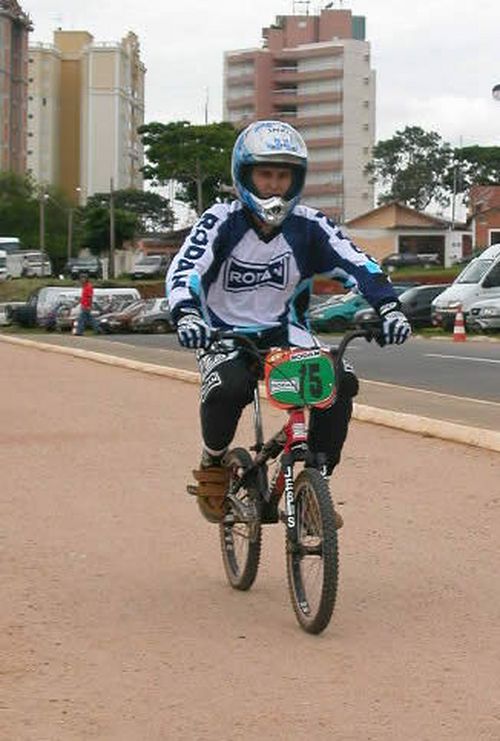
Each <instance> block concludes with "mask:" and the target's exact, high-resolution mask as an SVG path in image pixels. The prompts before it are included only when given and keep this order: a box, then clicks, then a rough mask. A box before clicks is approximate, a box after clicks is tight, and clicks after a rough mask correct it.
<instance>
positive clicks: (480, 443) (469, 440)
mask: <svg viewBox="0 0 500 741" xmlns="http://www.w3.org/2000/svg"><path fill="white" fill-rule="evenodd" d="M0 341H1V342H6V343H9V344H11V345H21V346H24V347H32V348H35V349H37V350H41V351H44V352H55V353H59V354H61V355H70V356H72V357H76V358H83V359H85V360H91V361H93V362H95V363H101V364H103V365H111V366H115V367H119V368H127V369H128V370H133V371H139V372H141V373H147V374H150V375H155V376H163V377H165V378H173V379H174V380H176V381H183V382H184V383H198V381H199V374H198V373H197V372H196V371H188V370H182V369H179V368H171V367H167V366H161V365H155V364H154V363H143V362H141V361H138V360H131V359H129V358H120V357H118V356H115V355H106V354H105V353H99V352H93V351H91V350H79V349H78V348H73V347H61V346H60V345H52V344H50V343H48V342H36V341H35V340H25V339H22V338H20V337H7V336H5V335H0ZM352 416H353V418H354V419H357V420H358V421H360V422H370V423H372V424H376V425H382V426H384V427H392V428H395V429H397V430H402V431H404V432H410V433H414V434H417V435H425V436H428V437H435V438H439V439H441V440H448V441H450V442H455V443H462V444H464V445H472V446H474V447H477V448H483V449H485V450H492V451H494V452H497V453H500V432H496V431H495V430H488V429H484V428H481V427H467V426H466V425H459V424H456V423H454V422H446V421H445V420H441V419H432V418H430V417H420V416H418V415H416V414H405V413H403V412H393V411H390V410H388V409H379V408H378V407H371V406H367V405H365V404H356V403H355V404H354V408H353V415H352Z"/></svg>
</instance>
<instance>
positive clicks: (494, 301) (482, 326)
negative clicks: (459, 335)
mask: <svg viewBox="0 0 500 741" xmlns="http://www.w3.org/2000/svg"><path fill="white" fill-rule="evenodd" d="M466 324H467V329H468V330H471V331H476V332H494V331H497V332H498V331H500V298H487V299H486V298H485V299H482V300H481V301H476V302H475V303H474V304H472V305H471V306H470V307H469V312H468V314H467V319H466Z"/></svg>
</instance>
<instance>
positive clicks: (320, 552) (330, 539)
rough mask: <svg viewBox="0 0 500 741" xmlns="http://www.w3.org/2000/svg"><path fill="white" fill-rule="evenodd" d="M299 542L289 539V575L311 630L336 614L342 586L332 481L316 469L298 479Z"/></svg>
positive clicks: (299, 612)
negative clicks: (339, 589) (338, 592)
mask: <svg viewBox="0 0 500 741" xmlns="http://www.w3.org/2000/svg"><path fill="white" fill-rule="evenodd" d="M294 491H295V513H296V526H297V543H292V542H291V541H290V539H288V538H287V552H286V562H287V577H288V588H289V591H290V597H291V600H292V605H293V609H294V612H295V615H296V617H297V620H298V622H299V624H300V626H301V627H302V628H303V629H304V630H305V631H306V632H307V633H321V631H323V630H324V629H325V628H326V626H327V625H328V623H329V622H330V619H331V617H332V613H333V608H334V607H335V599H336V596H337V585H338V569H339V564H338V541H337V530H336V529H335V512H334V509H333V504H332V500H331V498H330V492H329V490H328V484H327V482H326V481H325V479H324V478H323V476H322V475H321V474H320V472H319V471H317V470H316V469H314V468H305V469H304V470H303V471H301V473H300V474H299V475H298V476H297V479H296V480H295V486H294Z"/></svg>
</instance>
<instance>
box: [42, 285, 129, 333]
mask: <svg viewBox="0 0 500 741" xmlns="http://www.w3.org/2000/svg"><path fill="white" fill-rule="evenodd" d="M81 293H82V289H81V287H80V286H66V287H64V286H45V287H44V288H41V289H40V290H39V291H38V293H37V300H36V321H37V324H41V325H45V324H46V323H47V320H48V319H49V318H50V315H51V313H52V311H53V310H54V308H55V307H56V306H57V305H58V304H61V303H63V302H64V303H66V302H68V303H70V302H71V301H72V300H77V299H79V298H80V295H81ZM140 298H141V294H140V293H139V291H138V289H137V288H94V299H93V304H94V308H96V309H98V310H99V313H104V312H105V311H109V307H111V306H113V304H114V303H115V302H116V301H117V300H121V301H125V300H126V301H130V302H132V301H137V300H138V299H140Z"/></svg>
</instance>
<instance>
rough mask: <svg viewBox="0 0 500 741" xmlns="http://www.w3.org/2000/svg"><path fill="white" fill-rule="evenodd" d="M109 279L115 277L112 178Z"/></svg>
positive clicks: (111, 181)
mask: <svg viewBox="0 0 500 741" xmlns="http://www.w3.org/2000/svg"><path fill="white" fill-rule="evenodd" d="M108 274H109V277H110V278H114V277H115V201H114V190H113V178H111V180H110V184H109V270H108Z"/></svg>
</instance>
